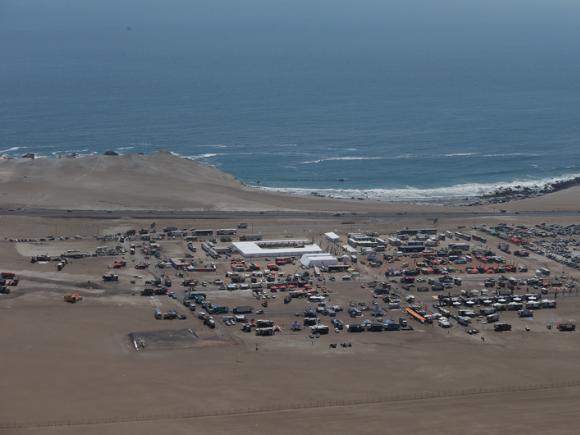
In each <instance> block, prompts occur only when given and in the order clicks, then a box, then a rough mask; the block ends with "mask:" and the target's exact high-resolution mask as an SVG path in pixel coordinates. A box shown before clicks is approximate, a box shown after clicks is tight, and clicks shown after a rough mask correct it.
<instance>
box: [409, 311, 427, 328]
mask: <svg viewBox="0 0 580 435" xmlns="http://www.w3.org/2000/svg"><path fill="white" fill-rule="evenodd" d="M405 311H406V312H407V314H409V315H410V316H411V317H412V318H413V319H415V320H416V321H417V322H419V323H421V324H423V323H426V322H427V319H425V317H423V316H422V315H421V314H419V313H418V312H417V311H415V310H414V309H413V308H411V307H407V308H405Z"/></svg>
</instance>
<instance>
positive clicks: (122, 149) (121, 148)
mask: <svg viewBox="0 0 580 435" xmlns="http://www.w3.org/2000/svg"><path fill="white" fill-rule="evenodd" d="M134 149H135V147H134V146H130V147H118V148H116V151H130V150H134Z"/></svg>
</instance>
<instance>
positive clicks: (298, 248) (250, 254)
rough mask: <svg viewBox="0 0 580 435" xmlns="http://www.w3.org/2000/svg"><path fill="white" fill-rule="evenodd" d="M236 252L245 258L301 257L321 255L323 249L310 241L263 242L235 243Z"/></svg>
mask: <svg viewBox="0 0 580 435" xmlns="http://www.w3.org/2000/svg"><path fill="white" fill-rule="evenodd" d="M232 245H233V246H234V250H235V251H237V252H239V253H240V254H241V255H242V256H243V257H244V258H260V257H262V258H264V257H272V258H275V257H301V256H303V255H304V254H319V253H321V252H322V249H320V247H319V246H318V245H316V244H311V243H309V241H308V240H261V241H253V242H234V243H232Z"/></svg>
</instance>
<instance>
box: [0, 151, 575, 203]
mask: <svg viewBox="0 0 580 435" xmlns="http://www.w3.org/2000/svg"><path fill="white" fill-rule="evenodd" d="M162 154H169V155H171V156H173V157H176V158H178V159H180V160H185V161H188V162H193V163H194V164H195V165H200V166H203V167H206V168H211V169H213V170H215V171H218V172H220V173H222V174H224V175H226V176H228V177H231V178H232V179H234V180H236V181H237V182H238V183H239V184H240V185H241V186H243V188H244V189H250V190H253V191H255V192H264V193H270V194H282V195H288V196H291V197H296V198H320V199H327V200H338V201H357V202H364V201H373V202H379V203H384V204H407V205H432V206H461V207H463V206H468V207H473V206H485V205H494V204H496V205H497V204H507V203H511V202H514V201H520V200H525V199H530V198H539V197H542V196H545V195H547V194H551V193H556V192H560V191H564V190H566V189H570V188H573V187H575V186H578V185H580V175H578V174H570V175H568V176H566V175H563V176H561V177H550V178H543V179H538V180H535V181H534V180H520V181H517V180H516V181H510V182H490V183H463V184H458V185H453V186H446V187H432V188H414V187H410V186H409V187H406V188H369V189H360V188H349V187H344V188H308V187H273V186H264V185H261V184H253V183H249V182H246V181H243V180H241V179H239V178H237V177H236V176H235V175H233V174H229V173H226V172H224V171H222V170H221V169H219V168H217V167H215V166H213V165H209V164H207V163H204V162H200V161H199V160H196V159H192V158H189V157H187V156H182V155H180V154H178V153H175V152H172V151H167V150H159V151H154V152H150V153H142V152H138V153H121V152H119V151H115V150H109V151H105V152H104V153H96V152H95V153H90V154H79V153H76V152H75V153H65V152H63V153H62V154H60V155H55V156H38V155H36V154H34V153H26V154H24V155H22V156H12V155H6V154H1V155H0V161H17V162H26V161H28V162H31V161H43V160H48V161H54V160H56V161H59V160H67V161H79V160H83V159H87V158H94V157H99V156H106V157H109V158H113V157H126V156H129V157H130V156H155V155H162ZM464 191H465V192H464ZM474 191H477V193H476V194H473V192H474Z"/></svg>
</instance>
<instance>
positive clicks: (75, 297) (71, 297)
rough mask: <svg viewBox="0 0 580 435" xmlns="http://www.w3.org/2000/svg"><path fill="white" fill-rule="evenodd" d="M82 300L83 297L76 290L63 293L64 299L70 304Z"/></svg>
mask: <svg viewBox="0 0 580 435" xmlns="http://www.w3.org/2000/svg"><path fill="white" fill-rule="evenodd" d="M82 300H83V297H82V296H81V295H80V293H78V292H75V293H67V294H66V295H64V301H65V302H68V303H70V304H76V303H77V302H79V301H82Z"/></svg>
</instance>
